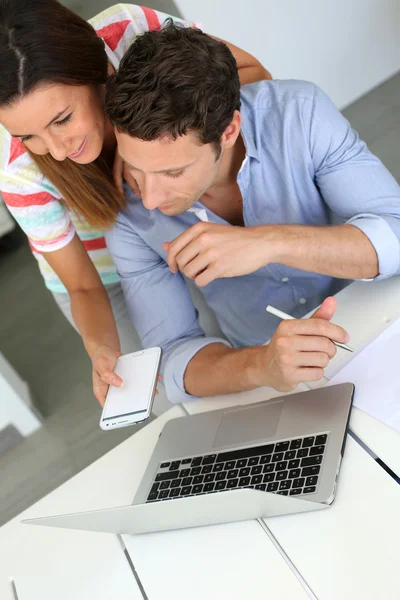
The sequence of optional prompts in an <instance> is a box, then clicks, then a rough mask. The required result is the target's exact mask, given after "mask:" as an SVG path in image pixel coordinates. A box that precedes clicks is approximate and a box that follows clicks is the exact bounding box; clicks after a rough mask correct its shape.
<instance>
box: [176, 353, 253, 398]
mask: <svg viewBox="0 0 400 600" xmlns="http://www.w3.org/2000/svg"><path fill="white" fill-rule="evenodd" d="M258 354H259V347H258V346H256V347H253V348H241V349H239V350H236V349H233V348H229V346H225V344H218V343H214V344H209V345H208V346H205V347H204V348H202V349H201V350H199V352H197V354H195V355H194V357H193V358H192V359H191V361H190V362H189V364H188V365H187V367H186V371H185V375H184V384H185V390H186V392H187V393H188V394H191V395H192V396H216V395H218V394H231V393H234V392H245V391H248V390H251V389H254V388H256V387H258V384H257V382H256V377H255V373H254V368H253V365H254V364H255V363H256V360H255V359H256V356H257V355H258Z"/></svg>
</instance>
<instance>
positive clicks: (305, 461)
mask: <svg viewBox="0 0 400 600" xmlns="http://www.w3.org/2000/svg"><path fill="white" fill-rule="evenodd" d="M321 463H322V456H309V457H308V458H302V459H301V466H302V467H311V466H313V465H320V464H321Z"/></svg>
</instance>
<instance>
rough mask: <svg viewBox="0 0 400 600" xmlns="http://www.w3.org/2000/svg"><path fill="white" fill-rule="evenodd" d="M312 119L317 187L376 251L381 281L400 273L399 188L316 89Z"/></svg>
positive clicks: (329, 102) (311, 139)
mask: <svg viewBox="0 0 400 600" xmlns="http://www.w3.org/2000/svg"><path fill="white" fill-rule="evenodd" d="M309 118H310V121H309V123H310V131H309V135H310V149H311V155H312V160H313V164H314V171H315V181H316V184H317V186H318V188H319V190H320V192H321V194H322V196H323V198H324V201H325V202H326V203H327V204H328V206H329V207H330V208H331V210H332V211H333V212H334V213H335V214H336V216H337V217H338V218H339V220H340V221H342V223H346V224H351V225H354V226H355V227H358V229H360V230H361V231H362V232H363V233H365V235H366V236H367V237H368V239H369V240H370V242H371V244H372V245H373V246H374V248H375V251H376V253H377V256H378V261H379V275H378V276H377V277H376V279H383V278H387V277H390V276H391V275H394V274H398V273H400V187H399V185H398V183H397V182H396V180H395V179H394V177H392V175H391V174H390V173H389V171H388V170H387V169H386V168H385V167H384V166H383V164H382V163H381V161H380V160H379V159H378V158H377V157H376V156H374V155H373V154H372V153H371V152H370V151H369V150H368V148H367V146H366V144H365V143H364V142H363V141H361V140H360V139H359V137H358V135H357V133H356V132H355V131H354V130H353V129H352V128H351V126H350V124H349V122H348V121H347V120H346V119H345V118H344V117H343V115H342V114H341V113H340V112H339V111H338V110H337V108H336V107H335V106H334V104H333V102H332V101H331V100H330V99H329V98H328V96H326V95H325V94H324V93H323V92H322V91H321V90H320V89H319V88H317V87H316V88H315V94H314V101H313V105H312V110H311V112H310V115H309Z"/></svg>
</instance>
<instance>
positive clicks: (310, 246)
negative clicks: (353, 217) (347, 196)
mask: <svg viewBox="0 0 400 600" xmlns="http://www.w3.org/2000/svg"><path fill="white" fill-rule="evenodd" d="M261 229H265V253H266V254H265V257H266V264H268V263H271V262H276V263H281V264H284V265H287V266H288V267H293V268H295V269H301V270H303V271H311V272H313V273H320V274H321V275H329V276H330V277H338V278H344V279H369V278H373V277H376V276H377V275H378V274H379V265H378V257H377V254H376V252H375V248H374V247H373V245H372V244H371V242H370V241H369V239H368V238H367V236H366V235H365V234H364V233H363V232H362V231H361V230H360V229H358V228H357V227H354V226H353V225H337V226H330V227H329V226H328V227H314V226H303V225H265V226H261ZM271 254H272V256H273V258H272V260H271Z"/></svg>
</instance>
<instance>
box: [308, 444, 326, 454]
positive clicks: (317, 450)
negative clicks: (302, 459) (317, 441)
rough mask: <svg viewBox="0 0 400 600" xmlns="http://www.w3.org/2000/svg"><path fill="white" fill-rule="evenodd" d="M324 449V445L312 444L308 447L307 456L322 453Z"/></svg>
mask: <svg viewBox="0 0 400 600" xmlns="http://www.w3.org/2000/svg"><path fill="white" fill-rule="evenodd" d="M324 450H325V446H313V447H312V448H310V454H309V456H316V455H317V454H323V453H324Z"/></svg>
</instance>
